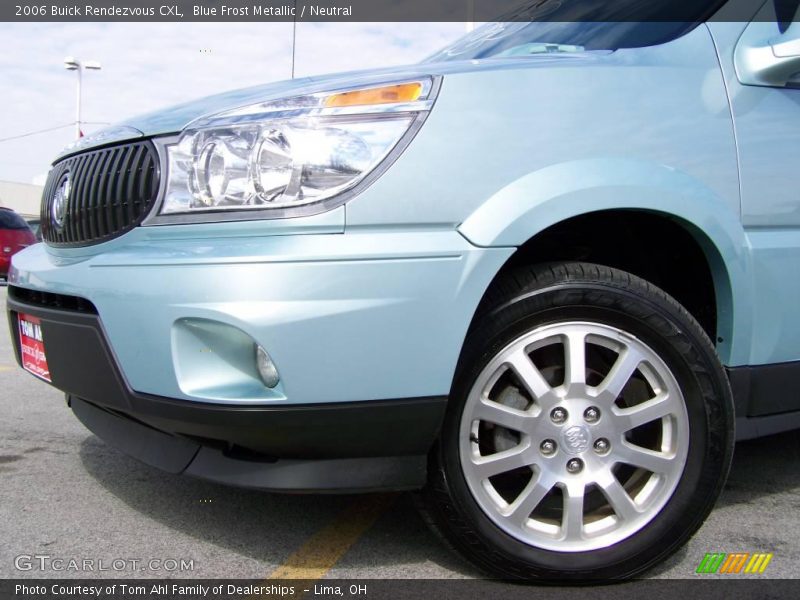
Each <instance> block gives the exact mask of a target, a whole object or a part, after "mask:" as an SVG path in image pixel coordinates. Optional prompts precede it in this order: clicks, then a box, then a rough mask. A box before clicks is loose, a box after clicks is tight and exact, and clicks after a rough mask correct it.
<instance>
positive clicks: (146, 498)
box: [0, 287, 800, 579]
mask: <svg viewBox="0 0 800 600" xmlns="http://www.w3.org/2000/svg"><path fill="white" fill-rule="evenodd" d="M5 296H6V292H5V288H3V287H0V308H2V311H3V325H2V330H0V411H1V414H2V417H0V577H2V578H17V577H85V576H87V575H88V576H92V573H85V572H80V571H60V572H54V571H52V570H47V569H45V570H41V569H39V568H38V567H37V565H36V564H35V563H34V565H33V567H32V568H30V569H29V570H19V569H17V568H16V566H15V562H18V561H15V559H16V557H18V556H20V555H36V554H38V555H47V556H50V557H54V558H59V557H60V558H64V559H70V558H76V559H80V560H82V559H84V558H90V559H94V560H95V561H100V560H102V561H103V562H104V563H105V564H106V565H107V566H108V565H109V564H111V563H112V561H114V560H118V559H123V560H125V561H127V564H126V566H125V568H123V569H121V570H114V569H110V570H108V571H104V572H102V573H95V574H94V575H95V576H97V575H100V576H103V577H126V578H131V577H164V576H168V577H203V578H210V577H226V578H265V577H270V576H288V577H293V576H295V577H305V578H311V579H316V578H323V577H324V578H381V579H389V578H417V579H420V578H472V577H476V576H478V574H477V573H476V572H475V571H474V570H473V569H472V568H471V567H470V566H468V565H466V564H464V563H463V562H462V561H461V560H460V559H458V558H457V557H455V556H454V555H452V554H451V553H450V551H449V550H448V549H447V548H445V547H444V546H443V545H442V544H441V543H440V542H439V541H438V539H437V538H436V537H435V536H434V535H433V534H432V533H430V532H429V531H428V529H427V528H426V526H425V524H424V523H423V521H422V520H421V519H420V518H419V516H418V515H417V513H416V512H415V509H414V507H413V504H412V501H411V498H410V497H409V495H407V494H397V495H387V496H290V495H273V494H267V493H260V492H254V491H248V490H241V489H233V488H226V487H222V486H219V485H215V484H210V483H205V482H203V481H199V480H194V479H190V478H188V477H178V476H173V475H168V474H164V473H162V472H160V471H157V470H155V469H153V468H150V467H148V466H145V465H142V464H140V463H138V462H136V461H134V460H132V459H130V458H128V457H126V456H124V455H122V454H120V453H119V452H117V451H115V450H113V449H111V448H109V447H107V446H106V445H105V444H104V443H103V442H101V441H100V440H99V439H97V438H96V437H94V436H93V435H92V434H91V433H89V432H88V431H87V430H86V429H84V428H83V426H82V425H81V424H80V423H79V422H78V421H77V420H76V419H75V418H74V417H73V416H72V413H71V411H70V410H69V409H68V408H67V406H66V405H65V403H64V399H63V395H62V394H61V393H59V392H58V391H57V390H55V389H54V388H51V387H49V386H48V385H47V384H45V383H43V382H41V381H38V380H36V379H35V378H34V377H32V376H30V375H28V374H27V373H25V372H23V371H22V370H20V369H19V368H17V366H16V363H15V361H14V357H13V355H12V351H11V344H10V339H9V335H8V332H7V331H6V330H5V327H6V326H5ZM798 466H800V434H798V433H794V432H792V433H788V434H784V435H780V436H774V437H770V438H767V439H763V440H758V441H752V442H746V443H742V444H739V446H738V447H737V449H736V457H735V460H734V466H733V471H732V473H731V476H730V480H729V482H728V486H727V488H726V489H725V492H724V494H723V495H722V498H721V499H720V501H719V504H718V506H717V508H716V510H715V511H714V512H713V514H712V515H711V517H710V519H709V520H708V522H707V523H706V524H705V526H704V527H703V528H702V529H701V530H700V532H699V534H698V535H697V536H695V538H694V539H693V540H692V541H691V542H690V543H689V545H688V546H687V547H686V548H684V549H683V550H681V551H680V552H679V553H678V554H677V555H676V556H674V557H673V558H672V559H671V560H670V561H669V562H668V563H666V564H664V565H663V566H662V567H660V568H659V569H657V570H656V571H654V572H652V573H651V574H650V576H651V577H656V578H690V577H709V576H708V575H703V576H698V575H695V574H694V573H695V569H696V568H697V565H698V564H699V562H700V560H701V559H702V558H703V556H704V554H705V553H706V552H772V553H774V558H773V559H772V562H771V563H770V565H769V568H768V570H767V571H766V573H765V574H764V576H765V577H767V576H768V577H773V578H778V577H782V578H796V577H798V572H799V571H800V570H798V568H797V567H798V566H800V516H799V515H800V468H798ZM132 559H133V560H141V561H150V560H151V559H158V560H162V561H163V560H167V559H176V560H181V559H183V560H187V561H188V560H190V561H192V569H191V571H184V572H179V571H170V572H165V571H163V570H161V571H155V570H141V566H137V567H134V566H132V564H131V563H130V560H132ZM96 564H97V563H96ZM117 564H118V565H119V563H117ZM139 564H141V563H139ZM171 564H172V563H170V565H171ZM24 566H25V564H23V567H24Z"/></svg>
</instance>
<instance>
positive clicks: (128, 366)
mask: <svg viewBox="0 0 800 600" xmlns="http://www.w3.org/2000/svg"><path fill="white" fill-rule="evenodd" d="M246 226H247V227H251V228H252V227H254V226H255V225H246ZM237 227H241V226H240V225H236V224H227V225H225V226H219V227H218V228H215V230H214V231H215V232H218V231H220V230H225V231H227V232H228V233H230V231H234V232H237V233H238V235H233V234H232V235H230V236H229V237H227V238H225V237H223V238H219V237H217V238H204V237H201V238H186V236H187V235H189V234H191V233H192V232H193V231H195V234H193V235H196V231H198V230H195V226H192V227H188V226H176V227H174V228H168V227H158V228H145V227H142V228H139V229H137V230H134V231H132V232H130V233H128V234H126V235H125V236H123V237H121V238H119V239H117V240H114V241H113V242H109V243H107V244H103V245H100V246H96V247H93V248H90V249H81V250H77V251H74V252H72V251H69V252H67V251H53V250H52V249H48V248H46V247H45V246H44V245H42V244H40V245H39V246H35V247H32V248H30V249H28V250H26V251H24V252H22V253H21V254H19V255H17V256H16V257H15V259H14V265H13V268H12V272H11V277H10V288H9V301H8V310H9V317H10V323H11V327H12V333H13V337H14V339H15V343H16V344H17V345H18V344H19V341H18V339H17V337H18V336H17V333H16V315H17V313H24V314H29V315H32V316H35V317H38V318H39V319H40V320H41V322H42V331H43V336H44V346H45V351H46V353H47V357H48V364H49V368H50V373H51V376H52V380H53V384H54V385H55V386H56V387H58V388H59V389H62V390H64V391H65V392H66V393H67V395H68V397H69V398H71V404H72V407H73V410H74V411H75V413H76V415H77V416H78V417H79V418H80V419H81V420H82V421H83V422H84V423H85V424H86V425H87V426H88V427H89V428H90V429H92V430H93V431H95V432H96V433H97V434H98V436H100V437H102V438H104V439H106V441H108V442H109V443H110V444H111V445H116V446H118V447H119V448H120V449H122V450H123V451H125V452H127V453H128V454H132V455H133V456H135V457H137V458H140V459H141V460H142V461H144V462H147V463H149V464H153V465H155V466H158V467H161V468H163V469H166V470H168V471H171V472H176V473H178V472H186V473H189V474H192V475H197V476H201V477H205V478H208V479H212V480H215V481H220V482H224V483H232V484H236V485H247V486H253V487H260V488H265V489H277V490H302V491H310V490H316V491H320V490H322V491H334V490H335V491H348V490H365V489H370V490H371V489H387V488H388V489H406V488H414V487H419V486H420V485H422V484H423V483H424V479H425V462H426V455H427V452H428V451H429V449H430V447H431V445H432V444H433V442H434V440H435V438H436V436H437V435H438V429H439V426H440V423H441V420H442V417H443V413H444V409H445V403H446V401H445V397H446V395H447V394H448V393H449V388H450V384H451V382H452V377H453V373H454V371H455V366H456V362H457V360H458V356H459V353H460V350H461V345H462V343H463V339H464V337H465V335H466V332H467V329H468V327H469V323H470V321H471V318H472V315H473V314H474V311H475V309H476V307H477V305H478V303H479V301H480V298H481V296H482V294H483V292H484V290H485V289H486V287H487V286H488V284H489V282H490V281H491V279H492V277H493V276H494V274H495V273H496V271H497V270H498V269H499V268H500V266H501V265H502V264H503V262H504V261H505V260H506V258H507V257H508V256H509V255H510V253H511V250H509V249H482V248H476V247H475V246H472V245H471V244H470V243H469V242H467V241H466V240H465V239H464V238H462V237H461V236H460V235H459V234H458V233H457V232H455V231H426V230H411V231H406V232H398V231H385V230H384V231H375V232H359V233H346V234H304V235H274V236H269V235H265V236H252V235H251V236H243V235H241V231H240V230H238V229H236V228H237ZM68 297H73V298H80V299H82V300H83V301H84V302H85V305H84V304H82V303H81V302H77V303H76V302H73V301H64V300H63V299H64V298H68ZM54 299H55V300H54ZM87 307H89V308H87ZM187 323H189V325H186V324H187ZM209 323H210V324H212V325H208V324H209ZM232 329H235V330H236V331H237V332H239V333H240V334H241V336H245V337H244V338H242V339H245V341H246V342H247V340H249V345H248V344H247V343H245V344H244V345H245V346H246V347H247V348H249V349H250V350H251V352H249V353H248V352H244V353H239V354H237V353H236V352H230V353H228V354H226V353H225V351H227V350H229V349H230V347H232V346H235V343H239V342H237V340H236V339H234V340H233V342H231V340H230V339H228V338H226V336H228V334H229V333H230V331H231V330H232ZM198 332H199V333H198ZM237 335H238V334H237ZM241 336H240V338H241ZM217 338H220V339H224V340H226V341H225V343H228V346H225V345H224V344H223V345H222V346H216V345H215V344H217V343H218V341H219V340H218V339H217ZM237 339H239V338H237ZM187 340H188V341H187ZM239 341H241V340H239ZM229 342H230V343H229ZM234 342H235V343H234ZM252 343H257V344H260V345H262V346H264V347H265V348H266V349H267V350H268V352H269V353H270V355H271V357H272V359H273V361H274V362H275V364H276V365H277V368H278V372H279V373H280V376H281V382H280V385H279V386H278V387H277V388H275V389H272V390H270V389H267V388H265V387H264V386H263V384H262V385H253V382H254V381H255V380H254V379H253V378H252V377H250V379H249V383H247V382H245V383H246V384H243V383H242V377H240V374H241V373H242V372H243V369H240V368H239V366H240V365H237V364H234V363H236V361H237V360H240V359H241V357H242V356H245V360H247V361H252ZM239 345H240V346H241V345H242V344H239ZM17 352H18V359H19V348H17ZM231 364H233V367H234V368H230V367H231ZM220 365H222V366H220ZM206 366H207V368H204V367H206ZM187 374H188V375H187ZM237 378H238V379H237ZM255 383H258V382H255ZM398 399H399V400H398ZM145 440H146V441H145Z"/></svg>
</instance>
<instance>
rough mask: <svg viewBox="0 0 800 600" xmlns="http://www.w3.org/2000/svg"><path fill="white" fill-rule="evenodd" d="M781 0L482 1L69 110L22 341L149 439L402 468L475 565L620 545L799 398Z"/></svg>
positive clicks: (161, 455) (84, 396)
mask: <svg viewBox="0 0 800 600" xmlns="http://www.w3.org/2000/svg"><path fill="white" fill-rule="evenodd" d="M558 4H559V5H560V3H558ZM567 4H568V3H567ZM653 4H658V3H653ZM797 4H798V2H797V0H793V2H786V1H785V0H779V1H777V2H776V1H775V0H768V1H765V2H741V1H739V0H731V1H730V2H727V3H725V2H720V1H717V2H710V3H698V5H703V6H702V10H703V17H702V19H700V18H698V19H697V21H699V22H694V23H683V22H682V23H674V22H670V23H660V22H649V23H648V22H636V23H621V22H563V21H562V22H533V23H531V22H527V23H524V22H504V23H490V24H488V25H486V26H484V27H482V28H479V29H478V30H476V31H475V32H473V33H471V34H469V35H467V37H465V38H463V39H462V40H460V41H458V42H457V43H456V44H454V45H452V46H450V47H448V48H446V49H444V50H443V51H441V52H440V53H438V54H436V55H435V56H433V57H432V58H431V59H430V60H428V61H426V62H424V63H422V64H419V65H414V66H411V67H406V68H396V69H390V70H381V71H370V72H361V73H351V74H345V75H337V76H330V77H321V78H306V79H298V80H294V81H287V82H281V83H275V84H270V85H265V86H262V87H258V88H254V89H247V90H242V91H236V92H230V93H225V94H221V95H218V96H213V97H210V98H206V99H203V100H200V101H197V102H193V103H189V104H185V105H181V106H177V107H174V108H172V109H169V110H165V111H162V112H158V113H154V114H150V115H146V116H143V117H140V118H136V119H132V120H130V121H128V122H126V123H123V124H121V125H120V126H116V127H111V128H109V129H106V130H104V131H102V132H101V133H99V134H97V135H95V136H91V137H89V138H85V139H84V140H82V141H81V142H80V143H78V144H77V145H75V146H73V147H71V148H69V149H67V150H66V151H65V153H64V154H62V155H61V156H60V157H58V158H57V159H56V161H55V162H54V163H53V167H52V170H51V172H50V175H49V179H48V182H47V186H46V188H45V192H44V198H43V205H42V231H43V235H44V239H45V242H46V243H45V244H39V245H37V246H34V247H31V248H28V249H27V250H25V251H23V252H21V253H20V254H18V255H17V256H15V257H14V261H13V267H12V271H11V274H10V287H9V292H8V311H9V313H8V314H9V319H10V325H11V331H12V336H13V338H14V341H15V344H16V349H17V354H18V359H19V361H20V364H21V365H22V366H23V367H24V368H26V369H27V370H29V371H31V372H32V373H34V374H35V375H36V376H37V377H39V378H41V379H44V380H46V381H49V382H51V383H52V384H53V385H54V386H56V387H58V388H60V389H62V390H64V391H65V392H66V394H67V399H68V403H69V405H70V406H71V408H72V410H73V411H74V413H75V414H76V416H77V417H78V418H79V419H80V420H81V421H82V422H83V423H85V424H86V426H87V427H89V429H91V430H92V431H94V432H95V433H96V434H97V435H98V436H100V437H101V438H103V439H105V440H106V441H107V442H108V443H109V444H111V445H113V446H116V447H118V448H120V449H122V450H123V451H124V452H127V453H129V454H131V455H133V456H135V457H137V458H139V459H140V460H142V461H144V462H146V463H149V464H151V465H155V466H158V467H160V468H162V469H165V470H167V471H169V472H172V473H185V474H188V475H193V476H197V477H202V478H205V479H209V480H212V481H217V482H221V483H227V484H232V485H241V486H250V487H255V488H261V489H266V490H291V491H324V492H331V491H336V492H342V491H354V490H357V491H369V490H383V489H390V490H401V489H422V490H423V491H422V498H423V500H424V505H425V507H426V509H425V510H426V512H427V516H428V517H429V519H428V520H429V521H430V522H431V523H432V524H433V525H434V526H435V527H436V528H437V529H438V530H439V531H440V532H441V533H442V534H443V535H444V536H445V537H446V538H447V539H448V540H449V541H450V543H451V544H452V545H453V546H455V547H456V548H457V549H458V550H459V551H461V552H462V553H463V554H464V555H465V556H467V557H468V558H469V559H471V560H472V561H473V562H474V563H475V564H477V565H479V566H480V567H481V568H483V569H485V570H486V571H488V572H490V573H492V574H493V575H495V576H499V577H504V578H524V579H546V580H582V581H586V580H593V579H612V578H624V577H631V576H634V575H636V574H638V573H641V572H642V571H643V570H645V569H646V568H648V567H650V566H652V565H654V564H656V563H658V562H659V561H661V560H663V559H664V558H665V557H666V556H668V555H670V554H671V553H672V552H674V551H675V550H676V549H677V548H678V547H680V546H681V545H682V544H683V543H684V542H685V541H686V540H687V539H688V538H689V537H690V536H691V535H692V533H694V532H695V531H696V530H697V529H698V528H699V527H700V525H701V524H702V522H703V520H704V519H705V517H706V516H707V515H708V513H709V511H710V510H711V508H712V505H713V504H714V501H715V500H716V498H717V496H718V494H719V492H720V490H721V488H722V486H723V483H724V481H725V476H726V474H727V471H728V467H729V465H730V462H731V456H732V450H733V445H734V441H735V439H736V438H738V439H744V438H751V437H756V436H760V435H765V434H770V433H774V432H778V431H783V430H787V429H792V428H796V427H798V426H800V317H798V314H797V300H798V298H799V297H800V192H799V191H798V186H797V183H796V173H797V167H798V159H799V157H800V24H799V23H798V21H797V10H796V9H797ZM750 5H752V6H751V8H752V11H751V12H749V13H747V14H748V15H749V16H748V20H750V18H752V20H751V21H750V22H744V21H742V20H741V19H739V20H738V21H736V22H731V19H726V18H725V17H726V14H728V13H726V12H725V11H729V10H735V11H737V12H736V14H742V11H743V10H745V9H746V7H747V6H750ZM711 9H713V10H711ZM555 10H558V8H556V9H555ZM698 10H700V9H698ZM716 11H718V12H716ZM715 12H716V14H715V16H714V18H713V19H706V16H707V13H712V14H713V13H715ZM731 14H733V13H731ZM554 20H555V21H558V19H554ZM734 425H735V427H734Z"/></svg>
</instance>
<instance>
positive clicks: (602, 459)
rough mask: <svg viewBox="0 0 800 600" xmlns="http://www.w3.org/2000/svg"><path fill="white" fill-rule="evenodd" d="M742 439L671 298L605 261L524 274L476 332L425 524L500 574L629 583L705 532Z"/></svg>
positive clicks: (464, 359)
mask: <svg viewBox="0 0 800 600" xmlns="http://www.w3.org/2000/svg"><path fill="white" fill-rule="evenodd" d="M531 365H533V370H531V369H530V366H531ZM581 367H583V368H581ZM628 373H630V376H629V377H626V375H627V374H628ZM521 374H523V375H524V376H525V377H523V375H521ZM559 409H563V410H564V411H566V412H565V413H562V412H559ZM554 411H555V412H554ZM562 418H563V422H561V420H562ZM650 419H652V420H650ZM734 439H735V436H734V414H733V402H732V397H731V391H730V386H729V384H728V380H727V377H726V374H725V372H724V370H723V368H722V366H721V364H720V362H719V359H718V358H717V355H716V353H715V350H714V347H713V345H712V343H711V341H710V340H709V339H708V337H707V335H706V334H705V332H704V331H703V330H702V328H701V327H700V325H699V324H698V323H697V322H696V321H695V320H694V319H693V318H692V316H691V315H690V314H689V313H688V312H687V311H686V310H685V309H684V308H683V307H682V306H681V305H680V304H678V303H677V302H676V301H675V300H674V299H672V298H671V297H670V296H668V295H667V294H665V293H664V292H663V291H661V290H660V289H658V288H656V287H655V286H653V285H651V284H650V283H648V282H646V281H644V280H642V279H640V278H638V277H635V276H633V275H631V274H628V273H625V272H623V271H619V270H616V269H611V268H608V267H604V266H600V265H593V264H586V263H559V264H552V265H541V266H534V267H524V268H521V269H519V270H517V271H513V272H510V273H508V274H507V275H506V276H502V277H501V278H499V279H498V280H497V281H496V282H495V283H494V284H493V286H492V288H491V289H490V291H489V292H488V293H487V296H486V298H485V299H484V301H483V302H482V304H481V307H480V308H479V309H478V312H477V314H476V316H475V319H474V321H473V324H472V326H471V328H470V331H469V333H468V334H467V339H466V341H465V345H464V348H463V350H462V353H461V357H460V359H459V364H458V367H457V371H456V375H455V378H454V382H453V386H452V390H451V395H450V401H449V405H448V410H447V413H446V416H445V420H444V424H443V427H442V433H441V436H440V439H439V441H438V442H437V444H436V445H435V447H434V448H433V450H432V451H431V455H430V459H429V469H428V484H427V486H426V488H425V489H424V490H423V492H422V500H423V503H422V504H423V507H424V516H425V517H426V520H427V521H428V522H429V524H430V525H432V526H433V527H434V529H435V530H436V531H437V532H438V533H440V534H441V535H442V536H443V537H444V538H445V540H446V541H447V542H449V545H451V546H452V547H453V548H455V549H456V550H457V551H458V552H459V553H461V554H462V555H463V556H465V557H466V558H467V559H468V560H470V561H471V562H472V563H473V564H475V565H476V566H478V567H479V568H480V569H482V570H483V571H485V572H486V573H488V574H489V575H491V576H493V577H499V578H503V579H520V580H535V581H540V582H542V581H543V582H573V583H581V582H583V583H588V582H592V581H595V582H596V581H598V580H606V581H607V580H620V579H627V578H631V577H634V576H636V575H638V574H640V573H642V572H643V571H645V570H647V569H648V568H650V567H652V566H654V565H656V564H658V563H659V562H661V561H663V560H664V559H665V558H666V557H668V556H670V555H671V554H672V553H674V552H675V551H676V550H677V549H678V548H680V547H681V546H682V545H683V544H684V543H686V541H687V540H688V539H689V538H690V537H691V536H692V535H693V534H694V533H695V532H696V531H697V529H698V528H699V527H700V526H701V525H702V523H703V521H704V520H705V518H706V517H707V516H708V514H709V512H710V511H711V509H712V508H713V506H714V503H715V501H716V499H717V497H718V496H719V493H720V491H721V489H722V486H723V484H724V482H725V478H726V476H727V474H728V470H729V468H730V463H731V459H732V455H733V445H734ZM604 442H605V444H604ZM576 459H577V461H578V462H575V461H576ZM498 469H499V472H498V473H495V471H498ZM620 490H622V491H620Z"/></svg>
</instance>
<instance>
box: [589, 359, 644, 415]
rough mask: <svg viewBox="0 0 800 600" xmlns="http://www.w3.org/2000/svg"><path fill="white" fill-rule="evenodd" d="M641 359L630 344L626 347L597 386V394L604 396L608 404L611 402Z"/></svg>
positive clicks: (619, 392)
mask: <svg viewBox="0 0 800 600" xmlns="http://www.w3.org/2000/svg"><path fill="white" fill-rule="evenodd" d="M643 359H644V357H643V356H642V355H641V354H640V353H639V352H638V351H637V350H635V349H634V348H632V347H631V346H628V347H626V348H625V351H624V352H622V353H621V354H620V355H619V356H618V357H617V360H616V362H615V363H614V366H613V367H611V370H610V371H609V372H608V375H606V378H605V379H604V380H603V382H602V383H601V384H600V385H599V386H597V393H598V395H603V396H606V399H607V400H608V402H609V404H610V403H613V402H614V401H615V400H616V399H617V398H619V395H620V394H621V393H622V390H623V389H624V388H625V384H626V383H628V381H629V380H630V378H631V377H633V374H634V373H635V372H636V369H638V368H639V365H640V364H642V360H643Z"/></svg>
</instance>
